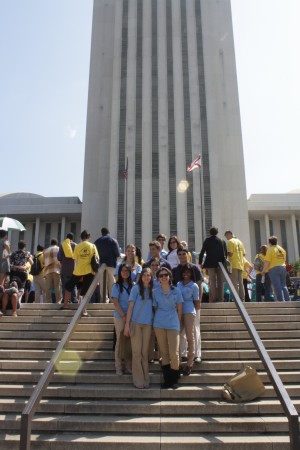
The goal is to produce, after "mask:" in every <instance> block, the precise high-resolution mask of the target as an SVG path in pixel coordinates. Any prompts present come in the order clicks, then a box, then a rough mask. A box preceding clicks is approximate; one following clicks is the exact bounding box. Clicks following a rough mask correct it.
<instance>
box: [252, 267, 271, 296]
mask: <svg viewBox="0 0 300 450" xmlns="http://www.w3.org/2000/svg"><path fill="white" fill-rule="evenodd" d="M261 279H262V274H261V273H258V274H257V275H256V294H255V297H256V301H257V302H261V301H262V300H261V297H262V293H263V291H264V301H265V302H271V301H272V298H271V280H270V277H269V273H266V274H265V282H264V283H262V281H261Z"/></svg>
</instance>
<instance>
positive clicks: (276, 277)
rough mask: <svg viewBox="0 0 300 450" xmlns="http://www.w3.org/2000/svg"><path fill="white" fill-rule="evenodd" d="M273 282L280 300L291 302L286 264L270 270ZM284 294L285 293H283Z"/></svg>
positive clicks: (277, 298) (277, 297) (276, 296)
mask: <svg viewBox="0 0 300 450" xmlns="http://www.w3.org/2000/svg"><path fill="white" fill-rule="evenodd" d="M269 275H270V278H271V283H272V286H273V290H274V293H275V298H276V300H277V301H278V302H289V301H290V296H289V291H288V288H287V287H286V268H285V266H275V267H273V268H272V269H270V270H269ZM282 294H283V295H282Z"/></svg>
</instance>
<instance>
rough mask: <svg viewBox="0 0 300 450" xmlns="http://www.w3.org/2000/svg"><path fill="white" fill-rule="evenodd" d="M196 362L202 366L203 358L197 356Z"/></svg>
mask: <svg viewBox="0 0 300 450" xmlns="http://www.w3.org/2000/svg"><path fill="white" fill-rule="evenodd" d="M194 362H195V363H196V364H201V358H200V357H199V356H197V357H196V358H194Z"/></svg>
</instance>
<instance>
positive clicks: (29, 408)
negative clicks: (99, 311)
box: [19, 270, 106, 450]
mask: <svg viewBox="0 0 300 450" xmlns="http://www.w3.org/2000/svg"><path fill="white" fill-rule="evenodd" d="M99 279H100V271H98V272H97V273H96V275H95V277H94V279H93V281H92V283H91V285H90V287H89V289H88V291H87V293H86V294H85V296H84V297H83V299H82V301H81V302H80V304H79V306H78V309H77V311H76V312H75V314H74V316H73V318H72V320H71V322H70V323H69V325H68V328H67V329H66V331H65V332H64V334H63V337H62V338H61V340H60V342H59V344H58V345H57V347H56V350H55V352H54V354H53V356H52V358H51V360H50V361H49V363H48V366H47V367H46V369H45V371H44V373H43V375H42V376H41V378H40V380H39V382H38V384H37V385H36V387H35V388H34V390H33V392H32V394H31V396H30V398H29V400H28V403H27V404H26V406H25V408H24V409H23V411H22V414H21V429H20V447H19V449H20V450H30V439H31V425H32V418H33V415H34V413H35V411H36V409H37V407H38V406H39V403H40V400H41V399H42V397H43V395H44V393H45V390H46V389H47V387H48V385H49V383H50V379H51V377H52V375H53V373H54V371H55V366H56V364H57V363H59V361H60V360H61V358H62V356H63V354H62V350H63V349H64V347H65V346H66V345H67V343H68V342H69V341H70V339H71V337H72V335H73V333H74V330H75V326H76V325H77V323H78V322H79V320H80V319H81V315H82V312H83V310H84V309H85V308H86V306H87V304H88V302H89V301H90V299H91V297H92V295H93V293H94V291H95V289H96V287H97V284H98V282H99ZM103 284H106V270H105V271H104V274H103Z"/></svg>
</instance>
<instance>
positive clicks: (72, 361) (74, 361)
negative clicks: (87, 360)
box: [55, 350, 82, 377]
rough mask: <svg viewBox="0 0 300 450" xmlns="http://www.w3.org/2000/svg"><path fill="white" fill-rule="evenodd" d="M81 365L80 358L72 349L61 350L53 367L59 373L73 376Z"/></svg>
mask: <svg viewBox="0 0 300 450" xmlns="http://www.w3.org/2000/svg"><path fill="white" fill-rule="evenodd" d="M81 365H82V359H81V358H80V356H79V354H78V353H77V352H76V351H74V350H62V352H61V355H60V358H59V362H57V363H56V365H55V368H56V371H57V372H58V373H60V374H61V375H66V376H70V377H73V376H74V375H76V374H77V372H78V371H79V369H80V367H81Z"/></svg>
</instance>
